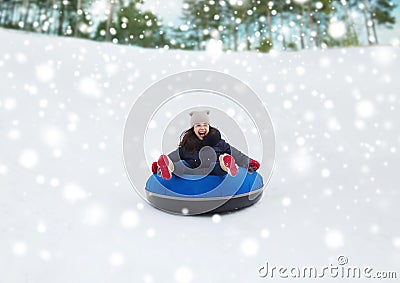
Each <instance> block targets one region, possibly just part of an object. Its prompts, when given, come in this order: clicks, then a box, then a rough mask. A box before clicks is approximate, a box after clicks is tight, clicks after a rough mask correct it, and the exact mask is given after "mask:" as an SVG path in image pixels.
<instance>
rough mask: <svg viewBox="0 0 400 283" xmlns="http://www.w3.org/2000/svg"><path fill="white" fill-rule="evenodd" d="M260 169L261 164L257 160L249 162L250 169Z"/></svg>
mask: <svg viewBox="0 0 400 283" xmlns="http://www.w3.org/2000/svg"><path fill="white" fill-rule="evenodd" d="M258 168H260V163H259V162H258V161H257V160H254V159H251V160H250V162H249V169H252V170H253V171H257V170H258Z"/></svg>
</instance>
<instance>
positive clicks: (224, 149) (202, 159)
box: [168, 130, 250, 168]
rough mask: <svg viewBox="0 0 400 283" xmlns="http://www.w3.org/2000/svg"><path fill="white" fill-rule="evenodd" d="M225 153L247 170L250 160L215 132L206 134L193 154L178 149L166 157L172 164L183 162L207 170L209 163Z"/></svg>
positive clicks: (216, 160) (180, 148) (181, 148)
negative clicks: (200, 145)
mask: <svg viewBox="0 0 400 283" xmlns="http://www.w3.org/2000/svg"><path fill="white" fill-rule="evenodd" d="M224 153H227V154H230V155H232V156H233V158H235V161H236V164H237V165H238V166H240V167H244V168H247V167H248V165H249V162H250V158H249V157H248V156H247V155H245V154H244V153H242V152H240V151H239V150H238V149H236V148H234V147H233V146H231V145H229V144H228V143H227V142H226V141H225V140H223V139H222V138H221V133H220V132H219V131H218V130H217V131H216V132H215V133H213V134H211V133H210V134H208V135H207V136H205V137H204V139H203V140H202V147H201V148H200V149H198V150H196V151H194V152H193V153H190V152H186V151H185V149H184V148H183V147H181V146H180V147H179V148H178V149H176V150H175V151H173V152H171V153H170V154H169V155H168V156H169V158H170V159H171V160H172V162H174V163H175V162H178V161H179V160H184V161H186V162H187V163H188V164H189V167H191V168H197V167H199V166H200V168H203V167H204V168H208V167H209V166H210V163H211V162H218V161H219V159H218V158H219V156H220V155H222V154H224Z"/></svg>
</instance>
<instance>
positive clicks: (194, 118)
mask: <svg viewBox="0 0 400 283" xmlns="http://www.w3.org/2000/svg"><path fill="white" fill-rule="evenodd" d="M209 114H210V111H208V110H206V111H193V112H190V113H189V115H190V125H191V126H192V127H193V126H194V125H196V124H198V123H207V124H210V117H209V116H208V115H209Z"/></svg>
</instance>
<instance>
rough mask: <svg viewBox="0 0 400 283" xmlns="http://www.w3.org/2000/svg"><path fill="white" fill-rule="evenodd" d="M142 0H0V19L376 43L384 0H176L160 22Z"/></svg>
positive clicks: (225, 42)
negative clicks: (169, 19) (174, 15)
mask: <svg viewBox="0 0 400 283" xmlns="http://www.w3.org/2000/svg"><path fill="white" fill-rule="evenodd" d="M143 4H144V3H143V0H130V1H123V0H98V1H92V0H0V26H2V27H5V28H13V29H22V30H26V31H33V32H39V33H47V34H54V35H60V36H73V37H80V38H87V39H93V40H97V41H111V42H114V43H118V44H130V45H137V46H143V47H152V48H178V49H195V50H203V49H206V48H207V45H208V43H209V42H210V41H217V42H218V43H219V45H218V46H222V48H224V49H226V50H228V49H229V50H258V51H262V52H268V51H269V50H270V49H271V48H272V47H277V48H282V49H285V50H286V49H304V48H313V47H317V48H319V47H330V46H350V45H361V44H369V45H373V44H378V43H379V37H378V33H377V27H378V26H384V27H386V28H393V26H394V24H395V22H396V18H395V17H394V15H393V14H394V9H395V8H396V5H395V4H394V3H393V2H392V0H318V1H314V0H281V1H273V0H270V1H268V0H220V1H219V0H184V1H183V5H182V7H181V10H182V12H181V18H180V19H179V20H178V19H177V22H179V24H177V23H175V24H171V23H168V24H165V23H163V21H162V19H160V18H159V17H158V16H157V15H155V14H154V13H152V12H151V11H146V10H145V9H144V8H143Z"/></svg>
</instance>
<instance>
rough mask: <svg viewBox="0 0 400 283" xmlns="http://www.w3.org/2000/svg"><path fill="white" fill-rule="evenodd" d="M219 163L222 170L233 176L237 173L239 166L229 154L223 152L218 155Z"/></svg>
mask: <svg viewBox="0 0 400 283" xmlns="http://www.w3.org/2000/svg"><path fill="white" fill-rule="evenodd" d="M219 165H220V166H221V168H222V170H224V171H226V172H227V173H228V174H229V175H231V176H233V177H234V176H236V174H237V173H238V169H239V167H238V166H237V165H236V162H235V158H233V156H231V155H229V154H226V153H225V154H222V155H220V156H219Z"/></svg>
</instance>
